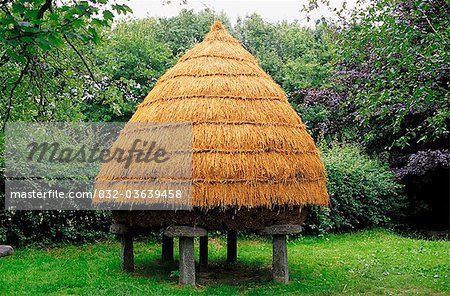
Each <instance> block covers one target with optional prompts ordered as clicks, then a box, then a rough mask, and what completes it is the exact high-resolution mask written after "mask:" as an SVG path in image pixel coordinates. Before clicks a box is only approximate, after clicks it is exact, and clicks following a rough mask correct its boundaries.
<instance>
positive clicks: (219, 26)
mask: <svg viewBox="0 0 450 296" xmlns="http://www.w3.org/2000/svg"><path fill="white" fill-rule="evenodd" d="M217 30H225V27H224V26H223V25H222V22H221V21H214V23H213V24H212V25H211V31H217Z"/></svg>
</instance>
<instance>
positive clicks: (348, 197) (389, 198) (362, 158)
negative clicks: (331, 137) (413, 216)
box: [306, 143, 406, 232]
mask: <svg viewBox="0 0 450 296" xmlns="http://www.w3.org/2000/svg"><path fill="white" fill-rule="evenodd" d="M320 150H321V154H322V159H323V161H324V164H325V169H326V171H327V188H328V193H329V194H330V207H329V208H320V207H313V210H312V213H311V215H310V217H309V218H308V221H307V222H306V224H307V228H309V229H310V230H313V231H315V232H317V231H318V232H341V231H349V230H354V229H362V228H369V227H375V226H383V225H388V224H390V223H392V222H394V221H396V220H398V219H399V218H400V217H399V215H400V214H399V213H400V212H401V211H400V210H401V209H403V208H404V207H406V199H405V198H404V197H403V196H402V194H401V192H402V186H401V185H399V184H398V183H396V182H395V180H394V173H393V172H392V171H391V170H390V169H389V167H388V165H387V164H386V163H384V162H381V161H380V160H378V159H373V158H370V157H369V156H367V155H365V154H364V153H363V152H362V151H361V149H360V148H359V147H358V146H354V145H343V144H336V143H332V144H331V145H325V144H322V145H321V147H320Z"/></svg>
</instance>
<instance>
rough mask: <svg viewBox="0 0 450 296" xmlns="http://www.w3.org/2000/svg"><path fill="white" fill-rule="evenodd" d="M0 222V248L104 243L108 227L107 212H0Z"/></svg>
mask: <svg viewBox="0 0 450 296" xmlns="http://www.w3.org/2000/svg"><path fill="white" fill-rule="evenodd" d="M1 203H2V202H0V205H1ZM1 206H2V207H3V205H1ZM0 221H2V223H1V224H0V244H1V243H8V244H12V245H14V246H24V245H42V246H45V245H47V246H48V245H53V244H57V243H72V244H80V243H84V242H92V241H95V240H100V239H105V238H107V237H108V228H109V226H110V225H111V223H112V220H111V214H110V212H107V211H1V212H0Z"/></svg>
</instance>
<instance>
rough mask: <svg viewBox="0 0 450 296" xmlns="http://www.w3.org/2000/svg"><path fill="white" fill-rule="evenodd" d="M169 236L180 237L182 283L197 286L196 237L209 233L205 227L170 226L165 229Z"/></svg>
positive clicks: (165, 233)
mask: <svg viewBox="0 0 450 296" xmlns="http://www.w3.org/2000/svg"><path fill="white" fill-rule="evenodd" d="M164 235H165V236H168V237H179V265H180V267H179V268H180V278H179V281H178V283H179V284H180V285H192V286H195V255H194V237H204V236H206V235H207V232H206V230H205V229H203V228H200V227H190V226H170V227H168V228H167V229H166V230H165V231H164Z"/></svg>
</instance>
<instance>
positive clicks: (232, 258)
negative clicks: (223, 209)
mask: <svg viewBox="0 0 450 296" xmlns="http://www.w3.org/2000/svg"><path fill="white" fill-rule="evenodd" d="M236 260H237V231H236V230H228V235H227V262H236Z"/></svg>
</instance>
